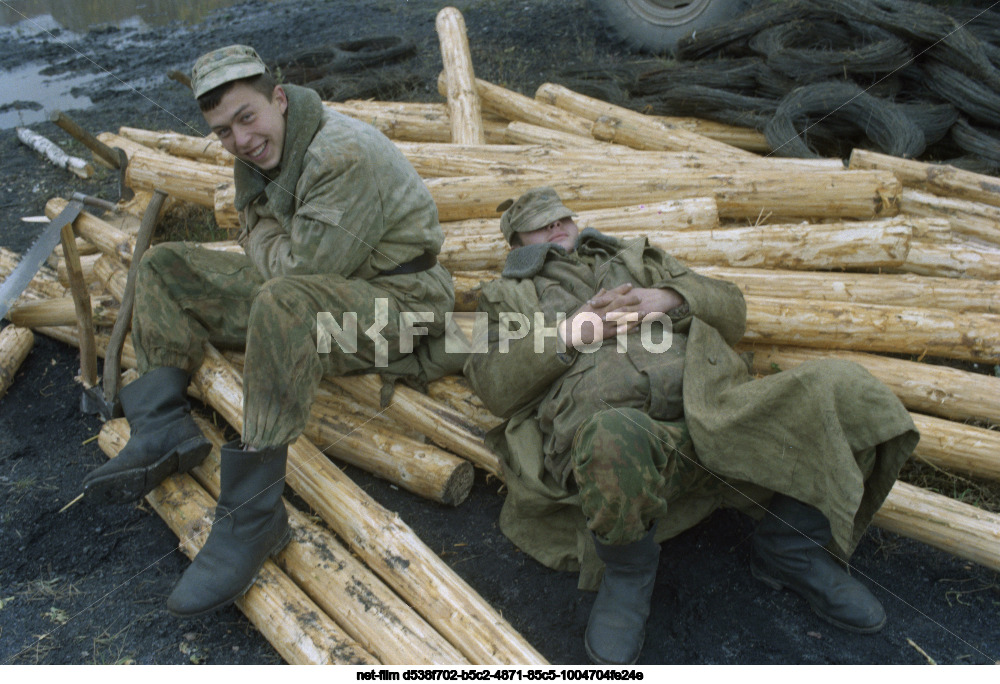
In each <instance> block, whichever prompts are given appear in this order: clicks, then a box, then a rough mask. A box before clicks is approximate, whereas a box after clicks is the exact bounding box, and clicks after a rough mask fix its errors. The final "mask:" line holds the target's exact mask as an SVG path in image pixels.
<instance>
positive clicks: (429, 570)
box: [195, 346, 545, 665]
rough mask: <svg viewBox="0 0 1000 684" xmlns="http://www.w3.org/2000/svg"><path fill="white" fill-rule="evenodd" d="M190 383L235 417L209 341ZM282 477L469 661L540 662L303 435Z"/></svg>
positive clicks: (230, 387)
mask: <svg viewBox="0 0 1000 684" xmlns="http://www.w3.org/2000/svg"><path fill="white" fill-rule="evenodd" d="M195 383H196V384H197V385H198V386H199V388H200V389H201V391H202V393H203V395H204V396H205V397H206V398H207V399H208V400H209V403H210V404H211V405H212V407H213V408H214V409H215V410H216V411H218V412H219V413H220V414H222V415H223V417H225V419H226V420H228V421H229V423H230V424H232V425H234V426H241V425H242V423H243V417H242V411H243V390H242V380H241V379H240V378H239V376H238V375H237V374H236V373H235V371H234V370H233V368H232V366H230V365H229V364H228V363H227V362H226V361H225V359H223V358H222V356H221V355H220V354H219V353H218V352H217V351H215V350H214V349H213V348H211V347H210V346H206V354H205V361H204V363H203V364H202V366H201V368H200V369H199V370H198V371H197V373H196V374H195ZM287 481H288V483H289V485H290V486H291V487H292V488H293V489H294V490H295V491H296V492H297V493H298V494H299V496H301V497H302V498H303V500H305V502H306V503H307V504H309V506H311V507H312V508H313V509H314V510H315V511H317V512H318V513H319V514H320V515H321V516H322V517H323V519H324V520H326V522H327V523H328V524H329V525H330V526H331V527H332V528H333V530H334V531H335V532H336V533H337V534H338V535H339V536H340V538H341V539H344V540H345V541H347V542H348V543H349V544H350V545H351V548H352V549H353V550H354V551H355V553H357V554H358V556H359V557H361V558H362V559H363V560H364V561H365V562H366V563H367V565H368V567H370V568H371V569H372V570H374V571H375V572H377V573H378V574H379V575H380V576H381V577H382V578H383V579H384V580H385V581H386V582H387V583H388V584H389V585H390V586H392V587H393V589H395V590H396V592H397V593H398V594H399V595H400V596H401V597H402V598H403V599H404V600H406V601H408V602H409V603H410V604H411V605H413V606H414V607H415V608H416V609H417V611H418V612H419V613H420V614H421V615H423V617H424V619H426V620H427V621H428V622H429V623H430V624H431V625H433V627H434V628H435V629H436V630H437V631H438V632H439V633H440V634H441V635H442V636H444V637H445V638H446V639H448V641H449V642H450V643H451V644H452V645H453V646H455V647H456V648H457V649H458V650H459V651H461V652H462V653H463V655H465V657H466V658H468V659H469V660H470V662H472V663H475V664H491V663H492V664H501V663H507V664H514V663H517V664H522V665H525V664H531V663H537V664H544V663H545V659H544V658H543V657H542V656H541V654H539V653H538V652H537V651H536V650H535V649H534V648H532V647H531V645H530V644H528V643H527V642H526V641H525V640H524V639H523V637H521V636H520V635H519V634H517V633H516V632H515V631H514V630H513V629H512V628H511V627H510V625H509V624H508V623H507V621H506V620H504V618H503V617H501V616H500V615H499V614H498V613H497V612H496V611H495V610H493V608H492V607H491V606H490V605H489V604H487V603H486V602H485V601H484V600H483V599H482V598H481V597H480V596H479V595H478V594H476V593H475V592H474V591H473V590H472V589H471V588H469V586H468V585H467V584H465V582H463V581H462V580H461V579H460V578H459V577H458V576H457V575H455V574H454V572H453V571H452V570H451V569H450V568H448V566H446V565H445V564H444V563H443V562H442V561H441V560H440V559H439V558H438V557H437V555H436V554H434V552H433V551H431V550H430V549H429V548H427V546H426V545H425V544H424V543H423V542H422V541H421V540H420V538H419V537H417V536H416V534H414V533H413V531H412V530H411V529H410V528H409V527H408V526H406V524H405V523H403V522H402V521H401V520H400V519H399V516H397V515H394V514H392V513H390V512H389V511H387V510H385V509H384V508H383V507H382V506H381V505H379V504H378V503H377V502H376V501H375V500H374V499H372V498H371V497H370V496H368V495H367V494H366V493H365V492H364V491H363V490H361V489H360V488H359V487H358V486H357V485H355V484H354V483H353V482H352V481H351V480H350V479H348V478H347V477H346V476H345V475H344V474H343V472H341V470H340V468H338V467H337V466H335V465H334V464H333V463H331V462H330V461H329V459H327V458H326V457H325V456H323V455H322V454H321V453H320V452H319V450H317V449H316V447H315V446H313V445H312V443H311V442H309V440H308V439H306V438H304V437H300V438H299V439H298V440H296V441H295V442H294V443H293V444H291V445H290V446H289V450H288V475H287Z"/></svg>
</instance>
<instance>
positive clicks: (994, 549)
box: [873, 482, 1000, 570]
mask: <svg viewBox="0 0 1000 684" xmlns="http://www.w3.org/2000/svg"><path fill="white" fill-rule="evenodd" d="M873 522H874V524H876V525H878V526H879V527H881V528H882V529H885V530H889V531H890V532H894V533H896V534H900V535H902V536H904V537H910V538H911V539H916V540H917V541H919V542H923V543H924V544H928V545H930V546H933V547H935V548H938V549H941V550H942V551H946V552H948V553H950V554H952V555H955V556H958V557H959V558H966V559H968V560H971V561H973V562H976V563H979V564H980V565H983V566H985V567H987V568H991V569H993V570H1000V515H997V514H996V513H989V512H987V511H984V510H982V509H981V508H977V507H975V506H970V505H969V504H964V503H961V502H959V501H956V500H954V499H952V498H950V497H947V496H942V495H940V494H934V493H932V492H928V491H926V490H924V489H921V488H919V487H914V486H913V485H910V484H907V483H905V482H897V483H896V484H895V485H893V487H892V491H890V492H889V496H888V497H887V498H886V500H885V503H883V504H882V508H880V509H879V510H878V512H877V513H876V514H875V517H874V519H873Z"/></svg>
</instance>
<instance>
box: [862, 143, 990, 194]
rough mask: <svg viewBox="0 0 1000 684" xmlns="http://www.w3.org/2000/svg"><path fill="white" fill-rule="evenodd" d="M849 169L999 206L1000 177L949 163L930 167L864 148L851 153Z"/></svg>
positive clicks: (922, 188)
mask: <svg viewBox="0 0 1000 684" xmlns="http://www.w3.org/2000/svg"><path fill="white" fill-rule="evenodd" d="M848 166H849V167H850V168H852V169H883V170H885V171H891V172H892V173H894V174H896V175H897V176H898V177H899V180H901V181H902V182H903V185H905V186H906V187H908V188H919V189H921V190H926V191H928V192H933V193H935V194H937V195H944V196H946V197H953V198H955V199H964V200H971V201H973V202H983V203H985V204H991V205H993V206H995V207H1000V178H997V177H996V176H986V175H984V174H981V173H973V172H971V171H964V170H962V169H957V168H955V167H954V166H949V165H948V164H928V163H925V162H919V161H914V160H912V159H901V158H899V157H893V156H891V155H888V154H881V153H879V152H871V151H869V150H861V149H856V150H854V151H852V152H851V159H850V162H849V164H848Z"/></svg>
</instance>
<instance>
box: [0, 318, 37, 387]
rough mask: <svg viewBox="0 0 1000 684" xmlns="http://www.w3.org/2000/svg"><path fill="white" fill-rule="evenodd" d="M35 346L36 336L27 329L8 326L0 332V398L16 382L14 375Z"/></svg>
mask: <svg viewBox="0 0 1000 684" xmlns="http://www.w3.org/2000/svg"><path fill="white" fill-rule="evenodd" d="M34 344H35V336H34V335H33V334H32V332H31V331H30V330H28V329H27V328H21V327H18V326H17V325H8V326H7V327H5V328H4V329H3V330H0V398H2V397H3V395H5V394H6V393H7V388H9V387H10V385H11V383H12V382H14V375H16V374H17V370H18V369H19V368H20V367H21V364H22V363H24V360H25V359H26V358H28V352H30V351H31V347H32V346H34Z"/></svg>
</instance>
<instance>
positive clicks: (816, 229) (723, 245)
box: [439, 204, 912, 270]
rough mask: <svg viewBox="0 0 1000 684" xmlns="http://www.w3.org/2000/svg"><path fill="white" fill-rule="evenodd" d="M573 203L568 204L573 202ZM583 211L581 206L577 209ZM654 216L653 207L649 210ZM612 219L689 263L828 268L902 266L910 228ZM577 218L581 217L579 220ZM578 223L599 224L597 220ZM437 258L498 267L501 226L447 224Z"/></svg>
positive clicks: (452, 264)
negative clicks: (675, 226)
mask: <svg viewBox="0 0 1000 684" xmlns="http://www.w3.org/2000/svg"><path fill="white" fill-rule="evenodd" d="M572 206H573V205H572V204H570V207H571V208H572ZM580 215H581V217H582V216H583V215H584V212H580ZM648 215H649V216H650V218H651V219H652V221H654V222H655V221H657V220H658V218H659V217H658V216H657V215H656V213H655V210H654V211H652V212H649V214H648ZM607 222H608V223H609V224H611V223H612V222H613V223H615V224H616V225H615V228H616V229H613V230H610V231H609V232H610V233H611V234H612V235H614V236H615V237H618V238H621V239H641V238H648V239H649V242H650V244H652V245H654V246H656V247H660V248H662V249H664V250H665V251H667V252H668V253H670V254H672V255H673V256H675V257H677V258H678V259H680V260H681V261H684V262H686V263H688V264H692V265H702V264H712V265H724V266H747V267H755V268H785V269H803V270H810V269H811V270H820V269H824V270H831V269H840V268H853V269H869V270H876V269H883V268H900V267H901V266H902V264H903V262H904V260H905V259H906V255H907V253H908V250H909V246H910V241H911V240H910V234H911V232H912V231H911V229H910V227H909V226H906V225H903V224H900V223H897V222H892V221H889V222H877V221H872V222H856V223H830V224H826V223H820V224H801V225H794V226H789V225H761V226H753V227H746V228H715V229H713V230H675V231H670V230H655V229H654V230H650V229H649V228H653V226H649V228H640V229H639V230H635V231H623V230H619V229H617V228H620V226H621V225H628V223H629V221H628V218H624V219H623V218H622V217H617V218H612V217H609V218H608V220H607ZM578 223H579V222H578ZM581 225H587V226H592V227H594V228H597V229H598V230H602V227H601V225H602V222H601V221H588V222H586V223H582V224H581ZM445 235H446V237H445V243H444V246H443V247H442V250H441V254H440V255H439V258H440V260H441V263H442V264H444V265H445V266H446V267H447V268H449V269H452V270H479V269H493V270H499V269H500V268H501V267H502V265H503V263H504V260H505V259H506V257H507V247H506V243H505V241H504V240H503V237H502V236H500V234H499V231H497V232H495V233H492V234H487V237H485V238H484V237H479V236H477V235H476V234H475V233H474V232H472V231H469V232H463V233H459V232H458V231H454V230H446V232H445Z"/></svg>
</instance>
